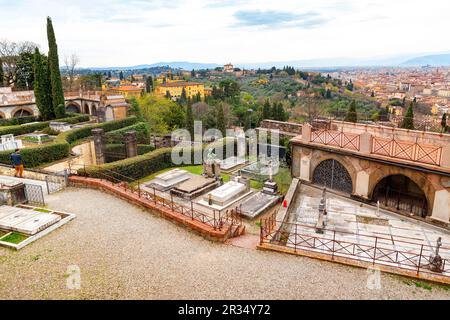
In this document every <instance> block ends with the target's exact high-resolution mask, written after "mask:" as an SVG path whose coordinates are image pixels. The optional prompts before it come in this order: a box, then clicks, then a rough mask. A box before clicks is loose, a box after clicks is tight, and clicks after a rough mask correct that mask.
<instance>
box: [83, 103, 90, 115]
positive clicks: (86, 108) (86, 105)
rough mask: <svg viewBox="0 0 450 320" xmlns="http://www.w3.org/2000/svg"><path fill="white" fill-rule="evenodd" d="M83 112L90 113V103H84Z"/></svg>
mask: <svg viewBox="0 0 450 320" xmlns="http://www.w3.org/2000/svg"><path fill="white" fill-rule="evenodd" d="M83 113H85V114H90V112H89V105H88V104H87V103H85V104H84V110H83Z"/></svg>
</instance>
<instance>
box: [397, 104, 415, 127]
mask: <svg viewBox="0 0 450 320" xmlns="http://www.w3.org/2000/svg"><path fill="white" fill-rule="evenodd" d="M413 109H414V102H411V103H410V105H409V107H408V110H407V111H406V115H405V117H404V118H403V121H402V123H401V124H400V128H403V129H412V130H413V129H414V110H413Z"/></svg>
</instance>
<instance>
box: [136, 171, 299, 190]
mask: <svg viewBox="0 0 450 320" xmlns="http://www.w3.org/2000/svg"><path fill="white" fill-rule="evenodd" d="M179 168H180V169H183V170H186V171H188V172H190V173H192V174H198V175H200V174H202V172H203V166H202V165H198V166H187V167H179ZM172 169H174V168H167V169H163V170H161V171H158V172H155V173H153V174H151V175H149V176H146V177H144V178H142V179H139V180H137V181H135V182H133V183H132V184H131V186H136V185H137V183H138V181H139V183H145V182H148V181H150V180H152V179H154V178H155V177H156V176H157V175H160V174H161V173H164V172H167V171H170V170H172ZM221 176H222V178H223V182H228V181H230V175H229V174H226V173H222V174H221ZM274 180H275V182H276V183H278V188H279V190H280V192H281V193H282V194H286V193H287V191H288V189H289V186H290V185H291V182H292V177H291V171H290V170H289V168H280V170H279V171H278V174H277V175H276V176H274ZM250 187H251V188H253V189H256V190H261V189H262V188H263V183H262V182H260V181H256V180H250Z"/></svg>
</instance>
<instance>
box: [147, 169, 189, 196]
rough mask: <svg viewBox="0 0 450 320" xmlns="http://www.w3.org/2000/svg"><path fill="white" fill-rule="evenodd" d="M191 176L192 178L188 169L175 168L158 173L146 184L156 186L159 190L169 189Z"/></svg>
mask: <svg viewBox="0 0 450 320" xmlns="http://www.w3.org/2000/svg"><path fill="white" fill-rule="evenodd" d="M189 178H191V176H190V175H189V172H187V171H186V170H181V169H173V170H170V171H167V172H165V173H162V174H160V175H157V176H156V177H155V179H153V180H151V181H150V182H149V183H148V184H147V185H146V187H148V188H155V189H156V190H158V191H167V190H169V189H172V188H173V187H175V186H176V185H177V184H180V183H181V182H183V181H186V180H188V179H189Z"/></svg>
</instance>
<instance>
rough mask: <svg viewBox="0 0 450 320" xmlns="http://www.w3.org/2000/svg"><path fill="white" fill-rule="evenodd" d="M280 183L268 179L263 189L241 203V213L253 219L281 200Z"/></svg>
mask: <svg viewBox="0 0 450 320" xmlns="http://www.w3.org/2000/svg"><path fill="white" fill-rule="evenodd" d="M280 198H281V197H280V196H279V195H278V185H277V183H276V182H274V181H270V180H269V181H266V182H265V183H264V187H263V190H262V191H260V192H258V193H256V194H254V195H252V196H251V197H250V198H248V199H246V200H245V201H244V202H243V203H242V204H241V207H240V209H241V214H242V215H243V216H245V217H247V218H250V219H253V218H255V217H256V216H258V215H260V214H261V213H263V212H264V211H266V210H267V209H269V208H271V207H272V206H274V205H275V204H277V203H278V202H279V201H280Z"/></svg>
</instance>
